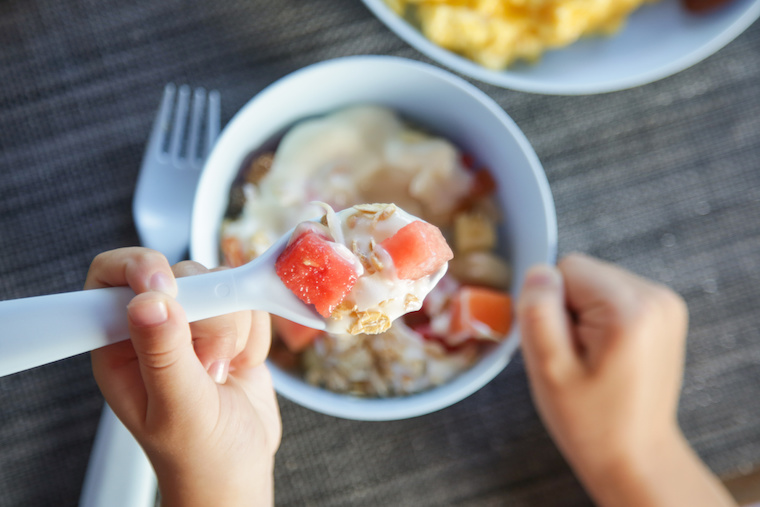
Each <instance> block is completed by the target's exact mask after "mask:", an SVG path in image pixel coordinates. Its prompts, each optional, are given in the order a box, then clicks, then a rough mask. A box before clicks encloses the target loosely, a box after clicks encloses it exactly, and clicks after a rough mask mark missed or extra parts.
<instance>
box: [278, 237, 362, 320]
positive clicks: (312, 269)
mask: <svg viewBox="0 0 760 507" xmlns="http://www.w3.org/2000/svg"><path fill="white" fill-rule="evenodd" d="M335 245H336V244H335V243H334V242H333V241H330V240H329V239H328V238H326V237H325V236H323V235H320V234H318V233H316V232H314V231H313V230H306V231H305V232H304V233H303V234H301V235H300V236H298V237H297V238H296V239H295V240H293V241H292V242H291V243H290V245H288V246H287V247H286V248H285V250H284V251H283V252H282V254H280V256H279V257H278V258H277V262H276V263H275V271H276V272H277V276H279V277H280V279H281V280H282V282H283V283H284V284H285V286H286V287H287V288H288V289H290V290H291V291H293V293H294V294H295V295H296V296H298V298H299V299H300V300H301V301H303V302H304V303H307V304H312V305H314V307H315V308H316V310H317V311H318V312H319V313H320V315H322V316H323V317H329V316H330V314H332V312H333V310H334V309H335V308H336V307H337V306H338V305H339V304H340V303H341V301H343V299H345V297H346V295H347V294H348V293H349V292H350V291H351V288H352V287H353V286H354V284H355V283H356V281H357V280H358V279H359V276H358V274H357V272H356V268H355V267H354V265H353V264H352V263H351V261H350V260H349V259H347V258H346V257H345V256H343V255H341V254H340V253H338V252H337V251H336V250H335V248H334V246H335Z"/></svg>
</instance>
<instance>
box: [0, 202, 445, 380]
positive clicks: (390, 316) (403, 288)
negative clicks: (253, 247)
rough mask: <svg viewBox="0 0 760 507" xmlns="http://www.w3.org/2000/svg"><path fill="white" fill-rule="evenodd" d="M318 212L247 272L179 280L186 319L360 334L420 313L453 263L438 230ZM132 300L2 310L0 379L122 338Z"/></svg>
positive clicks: (363, 212) (397, 215) (359, 212)
mask: <svg viewBox="0 0 760 507" xmlns="http://www.w3.org/2000/svg"><path fill="white" fill-rule="evenodd" d="M325 208H326V213H325V216H324V217H322V220H321V222H319V221H309V222H303V223H301V224H299V225H298V226H296V227H295V228H294V229H292V230H291V231H290V232H288V233H287V234H285V235H284V236H283V237H281V238H280V239H279V240H278V241H277V242H275V243H274V244H273V245H272V246H271V247H270V248H269V249H268V250H267V251H266V252H264V253H263V254H262V255H260V256H259V257H257V258H256V259H254V260H253V261H251V262H249V263H247V264H244V265H242V266H240V267H237V268H234V269H226V270H219V271H212V272H210V273H204V274H200V275H195V276H189V277H184V278H178V279H177V301H178V302H179V303H180V304H181V305H182V307H183V309H184V310H185V314H186V315H187V318H188V320H189V321H190V322H194V321H198V320H203V319H207V318H210V317H215V316H218V315H224V314H227V313H232V312H236V311H240V310H263V311H266V312H269V313H272V314H275V315H279V316H281V317H284V318H285V319H288V320H290V321H293V322H296V323H298V324H301V325H304V326H307V327H311V328H314V329H328V330H330V331H332V332H341V333H348V334H359V333H378V332H382V331H385V330H386V329H387V328H388V327H390V323H391V322H392V320H394V319H396V318H398V317H400V316H401V315H403V314H404V313H407V312H410V311H414V310H418V309H419V308H420V306H421V304H422V300H423V298H424V297H425V296H426V295H427V294H428V292H430V290H432V288H433V287H434V286H435V284H436V283H437V282H438V280H439V279H440V278H441V277H442V276H443V275H444V274H445V272H446V269H447V265H448V264H447V262H448V261H449V260H450V259H451V258H452V257H453V254H452V253H451V249H450V248H449V247H448V245H447V244H446V241H445V239H444V238H443V236H442V235H441V233H440V231H439V230H438V229H437V228H436V227H434V226H432V225H430V224H427V223H426V222H422V221H421V220H418V219H415V218H414V217H413V216H412V215H409V214H407V213H405V212H403V211H402V210H400V209H399V208H397V207H395V206H394V205H392V204H371V205H360V206H355V207H353V208H348V209H347V210H343V211H341V212H340V213H335V212H334V211H333V210H332V208H330V207H329V206H326V205H325ZM410 227H411V229H410ZM421 231H424V232H425V233H426V234H427V235H425V234H421ZM134 295H135V294H134V292H133V291H132V289H130V288H129V287H108V288H102V289H94V290H84V291H77V292H67V293H62V294H52V295H46V296H37V297H30V298H23V299H14V300H8V301H0V325H2V327H3V332H2V335H0V376H4V375H10V374H12V373H16V372H19V371H23V370H26V369H29V368H33V367H35V366H40V365H43V364H47V363H51V362H54V361H57V360H60V359H65V358H67V357H71V356H74V355H76V354H80V353H83V352H88V351H90V350H94V349H96V348H99V347H103V346H105V345H109V344H112V343H116V342H118V341H122V340H125V339H128V338H129V332H128V321H127V312H126V307H127V305H128V304H129V302H130V301H131V299H132V298H133V297H134Z"/></svg>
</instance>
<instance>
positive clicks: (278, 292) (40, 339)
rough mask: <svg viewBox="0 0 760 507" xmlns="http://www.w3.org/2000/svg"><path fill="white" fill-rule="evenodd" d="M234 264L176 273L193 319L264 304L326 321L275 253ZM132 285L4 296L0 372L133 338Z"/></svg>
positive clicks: (311, 322) (310, 321)
mask: <svg viewBox="0 0 760 507" xmlns="http://www.w3.org/2000/svg"><path fill="white" fill-rule="evenodd" d="M272 255H274V254H265V255H263V256H262V257H260V258H259V259H257V260H255V261H253V262H250V263H248V264H246V265H244V266H240V267H238V268H235V269H224V270H220V271H212V272H210V273H203V274H200V275H194V276H188V277H184V278H178V279H177V302H179V304H180V305H181V306H182V307H183V309H184V310H185V315H186V316H187V320H188V321H190V322H195V321H197V320H202V319H207V318H209V317H216V316H218V315H224V314H227V313H232V312H237V311H240V310H250V309H257V310H264V311H267V312H270V313H276V314H278V315H280V316H282V317H285V318H287V319H290V320H293V321H295V322H298V323H300V324H303V325H306V326H311V327H314V328H316V329H324V321H323V320H322V319H321V318H320V317H319V316H318V315H316V313H315V312H314V311H313V310H311V309H309V308H307V307H306V305H304V304H303V303H302V302H301V301H300V300H298V298H296V296H295V295H294V294H293V293H292V292H290V290H289V289H287V288H286V287H285V286H284V285H283V284H282V282H281V281H280V280H279V278H277V275H276V274H275V273H274V269H272V267H271V265H270V264H269V263H268V262H269V261H270V259H269V257H270V256H272ZM134 296H135V293H134V292H133V291H132V289H130V288H129V287H106V288H103V289H93V290H83V291H76V292H65V293H62V294H52V295H48V296H36V297H30V298H23V299H12V300H8V301H0V323H1V324H0V325H1V326H2V328H1V329H2V331H1V334H0V377H2V376H5V375H10V374H11V373H16V372H19V371H23V370H27V369H29V368H34V367H35V366H40V365H43V364H47V363H52V362H54V361H58V360H60V359H65V358H67V357H71V356H74V355H77V354H81V353H83V352H89V351H91V350H94V349H97V348H100V347H103V346H105V345H110V344H112V343H116V342H118V341H122V340H126V339H127V338H129V325H128V321H127V311H126V307H127V304H129V302H130V301H131V300H132V298H133V297H134Z"/></svg>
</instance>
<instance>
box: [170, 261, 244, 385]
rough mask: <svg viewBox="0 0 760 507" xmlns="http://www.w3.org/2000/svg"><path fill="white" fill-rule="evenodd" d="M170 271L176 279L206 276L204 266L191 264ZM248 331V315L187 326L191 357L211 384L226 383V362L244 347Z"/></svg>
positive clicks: (179, 265)
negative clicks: (194, 358)
mask: <svg viewBox="0 0 760 507" xmlns="http://www.w3.org/2000/svg"><path fill="white" fill-rule="evenodd" d="M173 271H174V274H175V276H177V277H178V278H181V277H184V276H193V275H200V274H203V273H208V272H209V270H208V269H207V268H206V267H205V266H203V265H201V264H199V263H197V262H193V261H184V262H180V263H178V264H175V265H174V267H173ZM249 327H250V314H249V312H236V313H232V314H228V315H221V316H218V317H212V318H210V319H205V320H201V321H198V322H193V323H192V324H190V330H191V332H192V336H193V346H194V347H195V353H196V355H197V356H198V359H199V360H200V362H201V364H202V365H203V367H204V368H206V370H207V371H208V373H209V375H211V378H213V379H214V381H215V382H217V383H219V384H223V383H224V382H225V381H226V380H227V374H228V372H229V367H230V362H231V360H232V358H233V357H235V355H236V354H237V353H238V352H240V351H241V350H242V349H243V348H244V347H245V341H246V339H247V337H248V329H249Z"/></svg>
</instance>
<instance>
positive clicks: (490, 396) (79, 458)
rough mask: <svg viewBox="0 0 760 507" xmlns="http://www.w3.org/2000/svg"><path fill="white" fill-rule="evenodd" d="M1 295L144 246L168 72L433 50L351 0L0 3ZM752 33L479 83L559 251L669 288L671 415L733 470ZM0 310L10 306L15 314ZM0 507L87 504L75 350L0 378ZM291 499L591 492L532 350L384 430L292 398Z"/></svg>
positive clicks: (288, 413)
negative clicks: (629, 61)
mask: <svg viewBox="0 0 760 507" xmlns="http://www.w3.org/2000/svg"><path fill="white" fill-rule="evenodd" d="M0 47H1V48H2V50H0V77H2V83H3V86H2V87H0V171H1V174H2V178H0V217H1V218H0V220H1V222H0V223H1V224H2V225H1V226H0V299H11V298H19V297H25V296H33V295H39V294H44V293H53V292H60V291H68V290H77V289H79V288H80V287H81V285H82V283H83V280H84V276H85V274H86V271H87V267H88V265H89V263H90V261H91V259H92V258H93V257H94V256H95V255H96V254H97V253H99V252H101V251H104V250H108V249H112V248H117V247H121V246H127V245H135V244H137V243H138V240H137V235H136V233H135V230H134V226H133V223H132V217H131V200H132V193H133V191H134V184H135V180H136V176H137V171H138V169H139V165H140V161H141V158H142V152H143V148H144V143H145V140H146V138H147V134H148V131H149V129H150V125H151V122H152V120H153V116H154V114H155V110H156V107H157V104H158V101H159V98H160V94H161V90H162V88H163V86H164V84H165V83H166V82H170V81H172V82H175V83H185V82H186V83H189V84H191V85H198V86H204V87H206V88H216V89H219V90H220V91H221V92H222V108H223V116H224V118H223V120H224V121H226V120H228V119H229V118H230V117H231V116H232V115H233V114H234V112H235V111H237V110H238V109H239V108H240V107H241V106H242V105H243V104H244V103H245V102H246V101H247V100H248V99H250V98H251V97H252V96H253V95H255V94H256V93H257V92H258V91H260V90H261V89H262V88H264V87H265V86H266V85H267V84H269V83H271V82H272V81H274V80H275V79H277V78H279V77H281V76H283V75H285V74H287V73H289V72H291V71H293V70H295V69H298V68H301V67H303V66H305V65H308V64H311V63H314V62H318V61H322V60H325V59H328V58H334V57H339V56H345V55H353V54H391V55H397V56H403V57H408V58H413V59H420V60H425V58H423V57H422V56H421V55H420V54H419V53H417V52H416V51H414V50H413V49H411V48H410V47H409V46H408V45H406V44H405V43H404V42H402V41H401V40H399V39H398V38H397V37H396V36H394V35H393V34H392V33H391V32H389V31H388V30H387V29H386V28H385V27H384V26H383V25H382V24H381V23H380V22H379V21H377V20H376V19H375V18H374V17H373V16H372V15H371V14H370V12H369V11H368V10H367V9H366V8H365V7H364V5H363V4H362V3H361V2H359V1H358V0H312V1H302V0H301V1H298V0H288V1H285V0H282V1H279V2H264V1H258V0H256V1H254V0H248V1H240V0H237V1H235V0H218V1H216V2H200V1H186V2H180V1H176V0H168V1H164V2H149V1H146V0H138V1H135V2H117V1H113V0H104V1H102V2H97V3H95V2H88V1H85V0H72V1H68V2H55V1H51V0H24V1H21V0H5V1H3V2H0ZM759 81H760V26H758V25H757V24H756V25H754V26H752V27H751V28H750V29H749V30H748V31H747V32H745V33H744V34H743V35H741V36H740V37H739V38H738V39H737V40H735V41H734V42H732V43H731V44H729V45H728V46H727V47H726V48H724V49H722V50H721V51H719V52H718V53H717V54H716V55H714V56H712V57H710V58H708V59H707V60H706V61H704V62H702V63H700V64H698V65H696V66H695V67H693V68H691V69H688V70H686V71H684V72H681V73H680V74H678V75H676V76H673V77H671V78H667V79H664V80H662V81H659V82H657V83H653V84H650V85H646V86H643V87H639V88H635V89H632V90H627V91H622V92H616V93H610V94H604V95H597V96H587V97H584V96H581V97H554V96H542V95H532V94H526V93H520V92H513V91H509V90H503V89H499V88H495V87H491V86H487V85H483V84H480V83H476V85H477V86H479V87H480V88H481V89H483V90H484V91H485V92H486V93H488V94H489V95H491V96H492V97H494V98H495V99H496V100H497V101H498V102H499V104H501V106H502V107H504V109H505V110H506V111H507V113H508V114H510V116H512V118H513V119H514V120H515V121H516V122H517V124H518V125H519V126H520V127H521V128H522V129H523V131H524V132H525V134H526V135H527V137H528V139H529V140H530V141H531V143H532V144H533V146H534V148H535V150H536V152H537V154H538V156H539V158H540V159H541V161H542V162H543V164H544V166H545V169H546V172H547V175H548V178H549V181H550V184H551V188H552V191H553V193H554V197H555V200H556V206H557V213H558V220H559V239H560V251H561V253H565V252H568V251H572V250H581V251H585V252H588V253H591V254H593V255H597V256H600V257H602V258H605V259H607V260H611V261H614V262H618V263H620V264H622V265H623V266H625V267H627V268H630V269H632V270H634V271H636V272H638V273H640V274H643V275H645V276H649V277H652V278H654V279H656V280H659V281H662V282H664V283H667V284H669V285H671V286H672V287H674V288H675V289H676V290H677V291H679V292H680V293H681V294H682V295H683V296H684V297H685V298H686V299H687V301H688V303H689V306H690V310H691V315H692V317H691V332H690V341H689V348H688V357H687V368H686V376H685V381H684V392H683V397H682V404H681V410H680V417H681V422H682V425H683V427H684V430H685V432H686V434H687V436H688V437H689V439H690V440H691V442H692V443H693V444H694V446H695V447H696V449H697V450H698V452H699V453H700V454H701V455H702V456H703V457H704V459H705V460H706V461H707V463H708V464H709V465H710V466H711V467H712V468H713V469H714V470H715V471H716V472H717V473H719V474H722V475H732V474H738V473H745V472H748V471H750V470H751V469H753V468H754V467H757V466H760V426H758V425H757V424H756V423H755V421H757V420H758V419H760V403H758V399H760V341H759V340H758V339H757V331H756V330H757V329H758V328H760V312H758V311H757V308H758V307H760V283H759V282H760V280H759V278H760V270H758V260H757V259H758V258H759V257H758V252H759V251H760V220H758V215H759V213H758V212H760V171H758V167H757V166H758V160H760V134H759V133H760V96H759V95H758V93H757V83H758V82H759ZM0 326H1V323H0ZM0 407H2V408H0V451H2V452H0V492H1V493H0V506H6V505H7V506H21V505H23V506H47V505H56V506H73V505H76V504H77V501H78V497H79V491H80V488H81V484H82V480H83V478H84V474H85V470H86V467H87V460H88V457H89V451H90V446H91V444H92V440H93V438H94V435H95V430H96V425H97V422H98V419H99V416H100V410H101V408H102V398H101V397H100V395H99V393H98V390H97V387H96V386H95V383H94V381H93V380H92V375H91V372H90V366H89V359H88V357H86V356H79V357H75V358H72V359H69V360H65V361H62V362H59V363H57V364H53V365H48V366H44V367H41V368H38V369H35V370H32V371H28V372H24V373H20V374H17V375H13V376H10V377H6V378H2V379H0ZM281 407H282V416H283V421H284V438H283V443H282V447H281V450H280V452H279V454H278V457H277V466H276V471H275V473H276V481H277V505H282V506H303V505H309V506H331V507H332V506H354V505H394V506H397V505H398V506H402V505H408V506H415V507H417V506H441V505H467V506H489V505H514V506H531V507H537V506H538V507H540V506H544V505H545V506H564V505H567V506H578V505H581V506H582V505H589V503H590V502H589V501H588V498H587V497H586V495H585V493H584V492H583V490H582V488H581V487H580V485H579V484H578V482H577V481H576V480H575V478H574V477H573V475H572V473H571V471H570V469H569V468H568V467H567V465H566V464H565V462H564V460H563V459H562V457H561V456H560V455H559V453H558V452H557V450H556V449H555V447H554V445H553V444H552V442H551V440H550V439H549V437H548V436H547V434H546V432H545V431H544V429H543V427H542V425H541V423H540V421H539V419H538V417H537V415H536V413H535V410H534V408H533V405H532V403H531V400H530V396H529V393H528V386H527V381H526V378H525V373H524V369H523V365H522V361H521V359H520V358H519V356H518V357H517V358H516V359H515V360H514V361H513V362H512V363H511V364H510V365H509V366H508V367H507V369H506V370H505V371H504V372H503V373H501V374H500V375H499V376H498V377H497V378H496V379H495V380H494V381H493V382H491V383H490V384H489V385H488V386H486V387H485V388H483V389H482V390H481V391H479V392H478V393H476V394H474V395H472V396H471V397H469V398H468V399H466V400H464V401H463V402H461V403H459V404H457V405H455V406H453V407H450V408H447V409H445V410H443V411H440V412H438V413H434V414H430V415H427V416H424V417H419V418H415V419H410V420H405V421H397V422H390V423H366V422H355V421H347V420H341V419H335V418H332V417H328V416H324V415H320V414H317V413H314V412H311V411H309V410H306V409H303V408H301V407H299V406H296V405H294V404H293V403H291V402H289V401H287V400H281Z"/></svg>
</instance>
